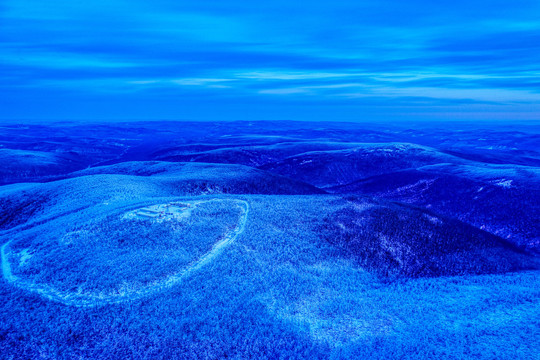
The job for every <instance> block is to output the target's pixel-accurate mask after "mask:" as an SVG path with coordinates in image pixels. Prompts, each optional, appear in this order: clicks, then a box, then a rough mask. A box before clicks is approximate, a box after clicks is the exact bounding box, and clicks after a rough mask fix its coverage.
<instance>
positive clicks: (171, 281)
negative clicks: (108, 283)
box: [0, 199, 249, 307]
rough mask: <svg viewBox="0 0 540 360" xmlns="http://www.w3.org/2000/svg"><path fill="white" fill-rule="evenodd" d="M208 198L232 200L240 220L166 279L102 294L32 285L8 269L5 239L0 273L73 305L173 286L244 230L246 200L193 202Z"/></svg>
mask: <svg viewBox="0 0 540 360" xmlns="http://www.w3.org/2000/svg"><path fill="white" fill-rule="evenodd" d="M210 201H232V202H235V203H236V205H237V206H238V207H239V208H240V209H241V210H242V214H241V216H240V220H239V221H238V223H237V224H236V227H235V228H234V229H233V230H231V231H229V232H228V233H226V235H225V236H224V237H223V239H222V240H221V241H219V242H217V243H216V244H214V246H213V247H212V249H211V250H210V251H209V252H207V253H206V254H204V255H203V256H202V257H201V258H199V259H197V260H195V261H194V262H192V263H191V264H189V265H188V266H187V267H186V268H184V269H182V270H180V271H179V272H177V273H176V274H174V275H171V276H169V277H168V278H166V279H164V280H161V281H158V282H155V283H153V284H151V285H149V286H147V287H145V288H144V289H142V290H137V291H127V292H124V293H121V294H103V293H86V294H85V293H74V292H69V291H60V290H57V289H55V288H53V287H52V286H49V285H44V284H35V283H32V282H30V281H27V280H23V279H20V278H18V277H17V276H15V275H13V273H12V272H11V265H10V263H9V259H8V257H7V254H6V248H7V246H8V245H9V243H10V242H11V241H8V242H7V243H5V244H4V245H3V246H2V247H1V248H0V253H1V258H2V274H3V276H4V278H5V279H6V280H7V282H9V283H11V284H13V285H14V286H17V287H19V288H21V289H24V290H27V291H31V292H34V293H36V294H38V295H40V296H41V297H43V298H45V299H47V300H51V301H55V302H59V303H62V304H64V305H69V306H76V307H93V306H101V305H108V304H117V303H121V302H125V301H129V300H137V299H140V298H143V297H146V296H149V295H152V294H155V293H157V292H160V291H163V290H165V289H169V288H171V287H173V286H174V285H176V284H178V283H179V282H180V281H182V279H183V278H184V277H185V276H187V275H189V274H190V273H192V272H193V271H195V270H198V269H199V268H201V267H202V266H204V265H205V264H207V263H208V262H210V261H211V260H213V259H214V258H215V257H216V256H218V255H219V254H220V253H221V252H222V251H223V250H224V249H225V248H226V247H227V246H228V245H229V244H230V243H232V242H233V241H234V240H236V239H237V238H238V236H239V235H240V234H242V233H243V232H244V230H245V227H246V223H247V218H248V215H249V203H248V202H247V201H244V200H237V199H225V200H221V199H211V200H201V201H195V202H193V204H195V205H197V204H201V203H205V202H210Z"/></svg>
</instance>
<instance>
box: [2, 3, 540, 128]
mask: <svg viewBox="0 0 540 360" xmlns="http://www.w3.org/2000/svg"><path fill="white" fill-rule="evenodd" d="M539 12H540V3H538V2H537V1H532V0H516V1H515V2H512V3H509V2H507V1H502V0H493V1H492V2H490V6H486V5H485V4H477V3H474V2H473V3H471V2H470V1H465V0H456V1H453V2H452V3H445V2H434V1H427V0H411V1H407V2H403V1H397V0H381V1H378V2H367V1H352V0H345V1H339V2H337V3H333V4H330V3H328V2H327V1H312V2H311V3H310V6H305V4H301V3H295V2H290V1H285V0H275V1H261V2H256V3H248V2H245V1H239V0H231V1H227V2H223V1H217V0H208V1H204V2H194V1H172V0H156V1H153V2H146V1H142V0H130V1H128V0H108V1H104V0H103V1H100V0H97V1H92V2H82V1H67V0H51V1H46V2H44V1H38V0H25V1H18V0H6V1H4V2H3V4H2V9H1V12H0V23H1V24H2V25H1V26H2V31H0V80H2V83H3V85H2V88H3V89H4V90H3V92H2V94H1V95H2V96H4V97H6V99H7V100H6V101H8V102H9V103H11V104H20V103H23V102H24V101H25V99H30V98H33V97H39V96H41V97H43V98H44V99H48V101H49V103H50V104H52V105H51V106H54V104H55V102H60V101H62V100H63V98H62V96H65V93H64V91H66V92H70V91H76V93H77V94H79V96H80V98H81V99H87V101H89V102H92V101H93V100H92V99H100V100H99V101H100V104H102V106H103V107H104V108H115V107H116V108H117V109H118V111H121V110H122V109H124V111H127V110H125V109H127V107H126V104H127V103H129V102H131V101H132V100H133V98H132V97H133V96H141V97H142V96H146V100H145V103H148V104H152V103H155V104H156V105H155V106H154V108H155V107H158V106H159V107H160V109H165V108H175V106H177V104H179V103H181V102H182V101H183V100H182V99H187V98H189V103H186V104H185V106H194V107H196V106H197V105H196V104H198V103H200V104H204V103H205V102H208V101H209V99H210V100H212V101H218V100H219V99H227V100H228V101H231V102H236V103H242V102H244V103H250V104H252V105H251V108H250V109H251V111H255V112H263V113H265V111H268V108H269V107H281V108H282V109H283V112H287V111H288V112H289V113H290V114H291V115H290V116H288V117H292V118H294V117H295V116H303V115H302V112H303V111H306V109H305V107H304V106H303V105H302V106H301V105H298V106H296V105H294V106H293V105H292V104H304V103H305V102H309V103H310V104H314V103H317V106H320V107H325V108H331V107H332V106H341V107H342V108H343V109H345V108H348V109H353V108H354V109H356V110H354V111H360V110H358V109H359V106H361V107H362V110H363V111H367V110H366V109H368V110H369V111H371V112H375V111H378V110H377V109H379V108H380V109H384V108H387V107H392V108H394V107H395V106H402V107H403V109H404V110H403V111H406V110H405V109H406V106H407V104H408V103H409V104H411V106H424V107H425V112H426V114H428V113H429V114H432V113H434V112H436V111H438V110H437V109H442V107H443V106H444V107H445V108H444V110H440V111H449V110H448V108H446V106H448V107H450V108H452V107H453V106H455V108H454V109H455V111H469V110H468V109H470V111H473V110H474V111H477V109H476V108H474V109H473V105H472V104H499V105H500V106H509V105H508V104H513V105H512V106H513V107H512V109H511V110H508V111H507V113H511V112H512V111H515V112H516V113H519V112H529V113H530V112H531V110H530V109H536V108H537V105H538V104H539V103H540V99H539V98H538V96H537V94H538V90H537V89H539V88H540V87H539V86H538V85H539V84H540V80H539V79H540V78H539V75H540V74H539V72H538V63H540V48H539V47H540V45H538V44H540V21H539V20H538V18H537V14H538V13H539ZM15 89H16V90H15ZM51 89H55V91H51ZM8 90H11V91H8ZM25 91H26V92H27V93H26V95H25ZM104 94H106V95H107V96H110V95H111V94H117V96H116V97H114V98H113V97H110V99H111V100H110V102H111V103H110V104H109V103H107V100H106V99H107V98H101V95H104ZM134 94H136V95H134ZM166 99H168V100H167V101H171V104H170V106H169V107H167V106H164V105H163V101H166ZM396 99H399V101H397V100H396ZM81 101H83V100H81ZM96 101H97V100H96ZM219 101H221V100H219ZM223 101H225V100H223ZM74 103H76V101H74ZM257 104H259V106H260V107H259V108H257ZM396 104H397V105H396ZM464 104H471V105H470V107H467V106H464ZM519 104H523V105H522V108H519V106H518V105H519ZM222 105H223V103H222ZM148 106H149V110H148V112H147V116H149V117H151V116H152V114H153V112H152V111H151V110H150V109H151V108H152V106H151V105H148ZM201 106H202V105H201ZM295 106H296V107H295ZM436 106H437V107H438V108H437V107H436ZM28 108H29V107H24V106H22V107H21V110H20V111H23V110H24V111H30V110H26V109H28ZM257 109H258V110H257ZM520 109H521V110H520ZM10 111H11V112H12V113H16V112H17V110H16V109H15V110H10ZM73 111H74V112H76V111H77V110H76V109H75V108H74V109H73ZM351 111H353V110H351ZM381 111H382V110H381ZM490 111H491V110H490ZM273 113H278V111H277V110H273ZM486 113H487V112H486ZM490 113H492V111H491V112H490ZM215 114H216V117H220V116H223V114H222V111H219V110H217V109H216V111H215ZM321 114H322V113H321ZM20 116H23V114H22V113H21V115H20ZM25 116H30V115H25ZM321 116H322V115H321ZM351 116H352V115H351ZM539 117H540V116H539Z"/></svg>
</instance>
